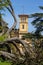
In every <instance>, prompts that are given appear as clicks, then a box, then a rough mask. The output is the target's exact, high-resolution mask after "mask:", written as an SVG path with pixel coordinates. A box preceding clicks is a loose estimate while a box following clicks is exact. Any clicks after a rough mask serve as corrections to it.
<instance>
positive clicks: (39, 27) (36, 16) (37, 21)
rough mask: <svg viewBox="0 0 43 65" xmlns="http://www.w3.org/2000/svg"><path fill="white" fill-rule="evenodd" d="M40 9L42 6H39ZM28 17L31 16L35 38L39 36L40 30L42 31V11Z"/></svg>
mask: <svg viewBox="0 0 43 65" xmlns="http://www.w3.org/2000/svg"><path fill="white" fill-rule="evenodd" d="M40 8H41V9H43V7H41V6H40ZM30 17H33V18H34V20H33V21H32V25H34V27H35V28H36V31H35V34H36V36H37V38H39V36H41V32H42V31H43V13H35V14H32V15H30Z"/></svg>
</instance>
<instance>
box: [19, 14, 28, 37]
mask: <svg viewBox="0 0 43 65" xmlns="http://www.w3.org/2000/svg"><path fill="white" fill-rule="evenodd" d="M19 18H20V23H19V37H20V38H21V36H23V34H25V33H28V15H24V14H23V15H19Z"/></svg>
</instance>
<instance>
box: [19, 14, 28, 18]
mask: <svg viewBox="0 0 43 65" xmlns="http://www.w3.org/2000/svg"><path fill="white" fill-rule="evenodd" d="M18 16H19V17H27V18H28V17H29V15H26V14H21V15H18Z"/></svg>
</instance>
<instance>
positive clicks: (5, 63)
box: [0, 62, 11, 65]
mask: <svg viewBox="0 0 43 65" xmlns="http://www.w3.org/2000/svg"><path fill="white" fill-rule="evenodd" d="M0 65H11V63H10V62H0Z"/></svg>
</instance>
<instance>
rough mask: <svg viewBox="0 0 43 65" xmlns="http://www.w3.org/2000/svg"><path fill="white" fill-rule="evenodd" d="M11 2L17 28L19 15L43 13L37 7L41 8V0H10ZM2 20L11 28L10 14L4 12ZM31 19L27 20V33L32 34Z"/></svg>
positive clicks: (42, 0)
mask: <svg viewBox="0 0 43 65" xmlns="http://www.w3.org/2000/svg"><path fill="white" fill-rule="evenodd" d="M11 1H12V6H13V8H14V11H15V15H16V18H17V21H18V23H17V28H18V27H19V17H18V15H19V14H28V15H30V14H33V13H37V12H40V13H41V12H43V11H42V10H40V9H39V6H43V0H11ZM3 18H4V20H5V21H6V22H7V23H8V26H9V27H11V26H12V25H13V23H14V20H13V17H12V16H11V14H10V13H9V12H8V11H7V10H6V11H5V16H3ZM32 20H33V19H30V18H29V20H28V27H29V28H28V31H29V32H32V31H33V30H35V29H34V27H33V26H32V24H31V22H32Z"/></svg>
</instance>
